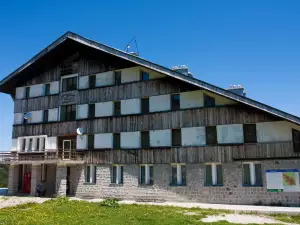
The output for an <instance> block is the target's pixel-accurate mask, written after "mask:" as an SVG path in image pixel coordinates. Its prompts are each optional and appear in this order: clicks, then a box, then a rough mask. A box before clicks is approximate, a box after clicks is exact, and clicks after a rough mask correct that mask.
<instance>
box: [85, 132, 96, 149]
mask: <svg viewBox="0 0 300 225" xmlns="http://www.w3.org/2000/svg"><path fill="white" fill-rule="evenodd" d="M87 148H88V150H93V149H95V135H94V134H89V135H88V136H87Z"/></svg>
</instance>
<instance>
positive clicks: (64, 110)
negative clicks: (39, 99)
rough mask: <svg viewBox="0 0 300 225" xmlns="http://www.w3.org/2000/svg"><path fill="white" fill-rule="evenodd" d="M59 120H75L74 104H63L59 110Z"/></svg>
mask: <svg viewBox="0 0 300 225" xmlns="http://www.w3.org/2000/svg"><path fill="white" fill-rule="evenodd" d="M60 119H61V121H73V120H76V105H63V106H61V112H60Z"/></svg>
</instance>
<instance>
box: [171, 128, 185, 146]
mask: <svg viewBox="0 0 300 225" xmlns="http://www.w3.org/2000/svg"><path fill="white" fill-rule="evenodd" d="M177 132H178V133H177ZM176 135H179V136H180V137H179V139H177V138H176V137H175V136H176ZM181 139H182V133H181V129H180V128H179V129H171V142H172V143H171V144H172V147H180V146H182V140H181Z"/></svg>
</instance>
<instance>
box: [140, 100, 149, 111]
mask: <svg viewBox="0 0 300 225" xmlns="http://www.w3.org/2000/svg"><path fill="white" fill-rule="evenodd" d="M141 106H142V109H141V113H149V98H142V102H141Z"/></svg>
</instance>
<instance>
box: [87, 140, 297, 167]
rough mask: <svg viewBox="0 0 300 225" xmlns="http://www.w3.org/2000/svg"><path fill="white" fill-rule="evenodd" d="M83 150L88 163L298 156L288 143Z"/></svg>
mask: <svg viewBox="0 0 300 225" xmlns="http://www.w3.org/2000/svg"><path fill="white" fill-rule="evenodd" d="M84 152H85V154H84V160H85V162H86V163H88V164H164V163H207V162H220V163H230V162H232V161H233V160H247V159H257V160H259V159H276V158H281V157H300V154H296V153H293V145H292V142H282V143H258V144H251V145H248V144H245V145H231V146H230V145H228V146H220V145H219V146H204V147H175V148H159V149H140V150H110V149H108V150H101V151H98V150H89V151H84Z"/></svg>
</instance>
